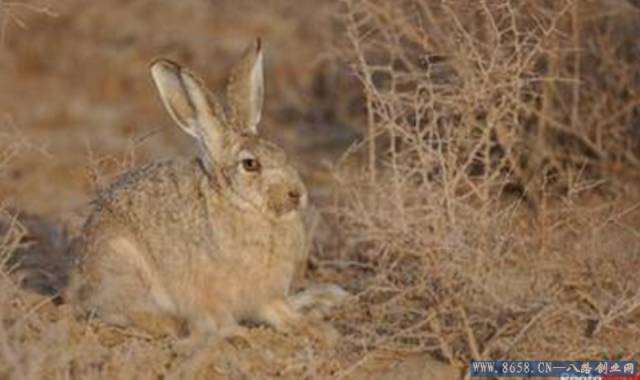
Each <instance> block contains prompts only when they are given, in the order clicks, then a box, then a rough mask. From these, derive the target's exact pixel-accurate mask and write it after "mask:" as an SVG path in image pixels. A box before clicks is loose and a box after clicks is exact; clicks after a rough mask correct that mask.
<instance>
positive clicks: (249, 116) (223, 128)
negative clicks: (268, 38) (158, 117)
mask: <svg viewBox="0 0 640 380" xmlns="http://www.w3.org/2000/svg"><path fill="white" fill-rule="evenodd" d="M151 75H152V76H153V79H154V81H155V83H156V86H157V88H158V91H159V92H160V96H161V98H162V101H163V103H164V105H165V107H166V108H167V110H168V111H169V113H170V114H171V116H172V117H173V119H174V120H175V122H176V123H177V124H178V126H180V128H182V130H183V131H185V132H186V133H187V134H189V135H190V136H192V137H193V138H195V139H196V141H197V143H198V146H199V148H200V149H199V154H200V158H201V160H202V162H203V163H204V167H205V170H207V172H208V174H209V176H211V177H214V178H215V179H216V182H217V183H219V184H221V185H222V186H223V187H224V188H225V194H227V195H228V196H229V198H230V200H231V201H232V202H233V203H234V204H235V205H236V206H238V207H241V208H244V209H252V210H257V211H259V212H262V213H264V214H267V215H268V216H271V217H277V218H280V217H285V216H287V215H292V214H293V213H295V212H296V211H297V210H298V209H300V208H302V207H304V206H305V204H306V200H307V192H306V189H305V187H304V184H303V183H302V181H301V179H300V176H299V175H298V173H297V172H296V170H295V169H294V168H293V166H292V165H291V164H290V163H289V161H288V159H287V156H286V154H285V153H284V151H283V150H282V149H281V148H279V147H278V146H276V145H275V144H273V143H271V142H269V141H266V140H264V139H262V138H261V137H260V135H259V134H258V123H259V122H260V116H261V112H262V99H263V74H262V48H261V44H260V40H257V41H256V42H255V43H254V44H252V46H250V47H249V48H248V49H247V51H246V52H245V54H244V56H243V57H242V58H241V60H240V61H239V62H238V63H237V64H236V65H235V66H233V67H232V69H231V73H230V75H229V80H228V84H227V87H226V91H225V92H224V93H222V94H218V95H219V96H217V95H216V94H214V93H211V92H209V91H208V90H207V89H206V87H205V86H204V84H203V82H202V81H201V80H200V79H198V78H197V77H196V76H195V75H194V74H193V73H191V72H189V71H188V70H186V69H184V68H182V67H181V66H179V65H178V64H176V63H174V62H171V61H168V60H165V59H160V60H157V61H155V62H154V63H153V64H152V65H151Z"/></svg>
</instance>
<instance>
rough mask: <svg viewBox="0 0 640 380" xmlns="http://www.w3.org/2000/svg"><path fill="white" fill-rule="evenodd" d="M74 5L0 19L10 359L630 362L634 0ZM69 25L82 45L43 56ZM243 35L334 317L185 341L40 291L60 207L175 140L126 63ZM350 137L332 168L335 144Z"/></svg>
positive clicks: (25, 371) (114, 365) (220, 370)
mask: <svg viewBox="0 0 640 380" xmlns="http://www.w3.org/2000/svg"><path fill="white" fill-rule="evenodd" d="M80 3H81V2H80V1H79V0H78V1H77V2H73V1H70V2H68V3H66V4H65V5H60V9H53V11H55V12H56V13H59V16H58V17H59V19H58V20H61V21H46V20H45V19H43V18H37V17H39V16H34V14H35V15H39V14H42V10H44V9H48V8H39V7H41V6H42V4H39V5H38V7H34V8H31V6H29V8H27V9H22V10H17V9H15V8H12V9H10V8H8V6H9V7H11V6H14V4H15V3H13V2H7V1H4V2H2V1H0V24H2V25H5V28H6V25H9V24H7V22H12V23H14V24H13V25H14V26H15V25H19V24H15V20H26V21H20V22H21V23H22V24H23V25H26V26H32V28H30V29H35V30H27V31H26V32H23V33H22V34H20V41H19V40H17V39H16V37H17V35H16V34H15V33H14V30H12V29H11V28H9V29H7V30H8V32H3V36H4V38H5V40H6V41H5V43H6V52H8V53H10V54H7V55H6V56H5V57H2V56H0V60H3V59H4V61H2V62H4V63H6V64H7V66H5V69H4V70H3V69H0V81H2V82H3V83H4V84H5V85H6V86H5V87H3V88H13V89H14V90H15V91H16V92H17V93H18V94H19V96H17V97H16V96H9V95H8V94H6V93H0V100H5V101H6V104H8V105H10V106H8V108H7V110H4V109H0V112H9V114H10V115H11V116H14V114H15V116H16V121H13V119H9V120H7V121H0V181H2V186H0V197H2V198H0V199H2V202H0V209H2V210H4V211H2V215H1V217H0V262H2V263H3V267H4V268H5V269H4V270H3V271H2V272H0V273H1V274H0V289H2V292H0V315H1V316H2V318H1V319H0V378H16V379H32V378H96V377H107V378H112V377H113V378H132V377H136V378H138V377H141V378H159V377H160V378H192V377H195V378H230V379H244V378H247V379H248V378H291V379H298V378H351V379H360V378H367V379H375V378H411V376H414V378H423V377H425V376H426V377H428V378H433V379H438V378H443V379H451V378H456V377H457V378H464V377H465V366H466V365H467V363H468V360H469V359H509V358H512V359H565V360H566V359H600V358H605V357H625V358H634V359H640V349H639V348H638V345H637V342H636V340H635V337H637V336H639V335H640V331H639V329H638V325H639V323H638V322H639V321H640V283H639V281H638V276H637V273H638V272H639V271H640V259H639V257H640V192H638V190H637V186H638V181H639V178H638V175H637V173H638V170H639V169H640V168H639V166H640V153H639V152H640V135H639V134H638V131H637V124H638V122H639V121H640V120H639V119H638V118H639V117H640V104H639V102H640V92H639V91H640V72H639V69H638V65H637V61H638V58H640V51H638V47H637V46H636V45H637V43H636V41H635V40H636V38H635V36H637V35H638V32H640V27H638V25H640V23H638V20H639V19H640V13H639V12H638V10H637V9H636V8H634V6H633V3H628V2H626V1H625V0H593V1H591V0H590V1H586V0H585V1H576V0H558V1H538V2H532V1H524V0H522V1H516V0H480V1H476V2H468V1H463V0H454V1H447V2H436V1H428V0H398V1H393V2H390V1H384V0H340V1H338V2H336V3H333V2H328V3H327V5H324V6H321V7H320V6H318V5H317V3H316V2H313V1H308V2H307V1H304V2H301V3H300V4H299V5H298V6H296V7H292V6H291V4H289V3H288V2H286V1H278V0H273V1H269V2H268V4H267V5H265V9H264V12H257V11H255V3H253V2H251V1H236V2H233V4H232V3H227V2H222V3H220V4H217V3H216V5H215V6H212V5H211V4H213V3H212V2H206V1H196V0H192V1H187V2H184V3H183V4H182V5H180V6H178V5H168V4H165V5H163V6H166V8H163V7H162V6H160V5H158V4H156V3H152V2H149V1H148V0H139V1H136V2H134V3H135V4H133V5H132V6H128V5H125V3H126V2H121V4H120V2H119V3H118V4H120V6H118V7H114V6H112V5H103V4H101V3H95V4H93V5H90V6H89V5H85V6H81V5H80ZM154 4H155V5H154ZM19 7H22V6H19ZM8 10H10V11H11V12H13V13H11V12H9V13H7V11H8ZM34 10H36V12H34ZM214 10H215V12H214ZM16 12H18V13H16ZM47 12H49V11H47ZM74 12H78V14H81V15H82V17H74V15H75V14H76V13H74ZM140 14H144V15H146V19H147V21H148V25H147V24H144V25H143V24H141V23H139V21H138V19H139V15H140ZM195 15H198V16H197V17H196V16H195ZM15 17H18V18H15ZM34 17H36V18H34ZM42 17H47V18H50V16H42ZM176 17H177V18H184V17H189V19H191V20H193V22H192V23H189V25H183V24H179V23H175V24H172V23H168V22H167V20H173V19H174V18H176ZM85 19H86V20H90V21H88V22H82V20H85ZM34 20H35V21H36V23H35V24H32V23H30V22H33V21H34ZM239 20H244V21H243V22H242V23H240V22H239ZM38 23H42V26H41V25H40V24H38ZM69 25H71V26H69ZM161 25H162V26H166V27H167V28H168V30H167V32H166V35H165V36H160V35H159V34H158V32H157V30H158V29H157V28H158V27H160V26H161ZM5 28H3V30H4V29H5ZM67 28H69V29H67ZM68 30H72V31H74V33H76V35H78V40H75V42H73V41H72V40H69V39H65V38H59V40H60V41H59V42H60V43H59V44H58V45H56V46H57V50H53V49H51V48H50V47H49V46H50V45H51V41H52V39H51V37H50V36H58V35H64V33H66V32H68ZM212 33H214V34H216V36H218V37H219V38H218V37H216V39H217V40H219V41H218V42H217V45H216V44H211V43H209V42H210V39H211V37H210V35H211V34H212ZM255 33H261V34H266V36H265V37H266V40H267V41H268V42H269V43H270V44H271V45H270V46H271V50H270V53H269V56H271V57H272V58H269V59H270V61H269V60H268V61H267V71H268V75H267V80H268V82H269V85H270V86H272V87H270V88H272V90H269V91H272V92H271V93H270V94H269V93H268V98H267V107H268V110H267V112H266V116H267V120H266V123H265V127H266V131H267V133H268V134H270V135H272V136H281V138H280V139H279V140H280V141H281V142H284V144H283V145H285V146H287V148H288V150H293V151H294V152H295V153H296V154H295V155H296V156H297V157H299V158H300V161H301V166H302V167H303V172H306V174H307V177H308V179H309V182H310V183H311V187H312V189H313V191H314V195H315V196H317V197H319V199H320V201H321V202H320V204H319V209H320V210H321V212H322V213H323V215H324V217H325V223H321V224H320V225H319V226H318V238H317V239H316V243H315V245H314V252H313V255H312V256H313V257H312V262H311V265H310V271H309V275H308V277H309V278H308V279H307V281H309V282H316V281H334V282H338V283H340V284H341V285H342V286H344V287H345V288H347V289H348V290H349V291H350V292H352V293H353V294H354V296H353V299H352V300H351V301H350V302H348V303H346V304H345V305H342V306H341V307H340V308H338V309H337V310H336V312H335V314H334V315H332V316H331V317H330V318H329V319H328V320H327V321H325V322H326V323H330V324H332V325H333V326H334V327H335V328H336V329H337V330H338V331H339V332H340V336H339V337H337V338H336V340H334V341H331V342H329V341H319V340H317V339H315V338H314V337H312V336H306V335H305V334H302V333H301V334H294V335H291V336H282V335H279V334H275V333H274V332H272V331H269V330H265V329H252V330H251V331H250V333H249V335H248V336H249V339H248V341H233V340H232V341H225V342H221V343H220V344H218V345H214V346H211V347H207V348H206V349H203V350H202V351H200V352H197V353H194V354H191V355H185V354H184V353H181V352H180V351H179V350H178V349H177V343H178V342H175V341H172V340H170V339H164V340H152V339H149V338H147V337H146V336H145V335H144V334H143V333H141V332H138V331H133V330H118V329H114V328H111V327H108V326H104V325H101V324H100V322H99V321H89V322H86V321H79V320H76V319H75V318H74V317H73V315H72V313H71V310H70V308H69V306H68V305H56V303H55V302H52V301H53V300H55V296H56V294H57V292H58V291H59V289H60V288H61V287H62V286H64V280H65V273H66V271H68V265H69V263H68V257H67V256H66V248H65V247H66V244H67V243H68V241H69V235H68V233H67V232H66V228H63V227H62V226H64V225H69V224H73V223H70V222H69V219H68V214H67V213H66V211H68V210H69V209H73V210H74V211H78V212H79V213H80V214H82V212H83V211H84V210H85V209H86V205H85V204H84V201H82V200H83V199H84V198H81V196H86V193H89V192H90V191H92V188H96V189H99V188H100V187H102V186H103V185H105V184H106V183H108V182H109V180H110V178H111V177H112V176H113V175H114V174H117V173H119V172H121V171H122V170H126V169H128V168H130V167H132V166H136V165H137V164H138V163H140V162H144V161H147V160H149V159H153V158H156V157H159V156H166V155H167V154H168V153H169V152H181V151H184V152H188V151H190V149H191V147H190V146H189V145H188V144H187V143H183V142H182V141H180V140H179V138H176V136H177V135H173V134H172V133H173V132H169V127H167V128H158V127H157V125H158V124H159V125H161V126H162V125H164V124H165V123H167V119H166V118H164V119H161V118H160V116H163V114H162V111H161V108H160V106H159V105H158V104H157V99H155V98H154V97H153V95H152V94H151V91H152V88H151V87H150V86H148V83H146V82H144V83H141V84H139V83H138V82H137V81H135V80H133V79H132V78H139V77H141V76H143V75H145V73H144V72H143V71H144V70H146V66H145V65H146V62H147V61H148V60H149V59H150V58H152V57H153V56H157V55H159V54H168V55H170V56H173V57H176V58H178V59H179V60H181V61H184V62H187V63H188V64H190V65H192V66H194V67H195V68H196V70H198V71H200V72H203V73H204V75H205V77H209V78H214V79H215V78H218V77H221V76H222V75H223V74H224V70H223V68H224V65H222V64H221V65H220V67H219V68H215V69H211V70H210V72H207V70H206V69H205V68H208V67H209V66H210V63H211V62H212V61H213V59H212V58H211V57H215V60H216V62H217V61H221V62H223V61H229V60H230V59H231V58H232V57H233V56H234V54H235V53H236V52H237V51H239V50H241V48H240V47H239V48H238V49H236V47H237V46H236V45H238V46H241V45H243V44H244V41H245V40H248V39H249V37H248V36H250V35H252V34H255ZM245 36H247V38H246V39H245V38H244V37H245ZM331 38H333V41H334V43H333V48H334V50H331V49H330V41H331ZM56 39H58V38H57V37H56ZM240 40H242V43H240V42H239V41H240ZM270 41H272V42H270ZM191 45H193V46H191ZM294 50H295V51H296V52H297V54H298V55H293V54H288V52H290V51H294ZM80 52H81V53H82V54H80ZM66 55H68V56H69V57H72V58H70V59H68V60H67V59H62V58H64V57H65V56H66ZM45 57H50V58H52V60H53V61H54V62H56V64H55V65H48V64H45V63H43V61H46V60H45V59H44V58H45ZM227 58H229V59H227ZM73 60H77V62H76V64H77V63H80V64H82V65H85V67H91V69H87V70H84V71H82V72H79V71H78V69H77V67H76V66H74V65H73V64H72V63H71V62H73ZM46 62H49V61H46ZM12 70H13V71H12ZM13 74H15V75H13ZM352 74H355V77H356V79H357V80H358V82H359V84H360V86H354V85H353V84H354V82H353V75H352ZM77 76H80V77H81V79H83V80H81V81H78V80H77V79H78V77H77ZM32 77H33V78H36V79H30V78H32ZM39 85H40V87H39ZM11 86H13V87H11ZM61 89H64V90H65V91H67V92H68V96H66V97H60V96H59V92H60V90H61ZM20 97H25V98H29V99H30V100H31V104H27V102H25V101H20ZM96 99H97V100H96ZM45 100H46V104H47V107H49V108H38V110H37V112H34V106H33V103H34V102H35V103H45ZM36 108H37V107H36ZM156 114H157V115H156ZM151 115H156V116H151ZM158 115H159V116H158ZM138 124H141V125H143V126H142V127H137V125H138ZM16 125H18V126H20V127H17V126H16ZM23 125H24V126H25V127H24V128H23V127H22V126H23ZM132 125H134V126H132ZM147 125H151V126H152V127H148V126H147ZM87 128H89V129H91V134H90V136H89V138H86V137H84V134H83V133H81V131H83V130H86V129H87ZM356 135H359V136H361V137H362V138H361V139H358V140H357V141H356V143H354V144H353V146H352V147H351V148H350V149H348V150H347V151H346V153H344V154H343V155H342V158H341V159H340V160H337V161H338V163H337V165H336V166H335V168H334V169H333V170H331V172H330V173H329V170H328V169H327V166H326V165H324V164H323V162H325V161H329V162H331V161H332V160H335V158H334V157H331V156H328V154H327V152H329V151H331V152H335V151H341V150H343V147H344V143H345V141H351V140H352V138H353V136H356ZM61 136H64V137H61ZM328 137H330V138H328ZM331 140H336V141H338V142H334V143H333V144H332V143H331ZM43 141H46V144H44V143H43ZM70 147H73V148H70ZM79 147H80V148H79ZM82 147H85V148H84V149H83V148H82ZM114 157H116V158H114ZM70 168H74V169H73V170H74V172H73V175H70V174H69V171H70V170H71V169H70ZM87 168H88V169H87ZM25 172H27V173H29V175H27V176H26V179H22V178H23V177H24V176H25V174H24V173H25ZM87 172H88V174H87ZM21 173H22V174H21ZM59 173H65V174H64V175H58V174H59ZM329 174H331V176H333V177H334V179H333V182H330V181H329V180H328V178H330V175H329ZM34 178H44V181H45V182H44V183H46V184H47V185H48V186H50V187H51V189H49V190H48V191H44V190H43V189H41V188H37V186H35V185H34V183H42V182H37V181H35V180H34ZM52 178H56V179H55V180H52ZM68 189H75V190H74V192H70V191H68ZM328 193H332V194H333V195H334V196H333V199H332V200H329V199H327V198H328V197H327V196H326V195H327V194H328ZM15 206H18V207H20V208H23V209H29V210H34V211H38V212H39V213H43V214H53V215H56V216H57V215H62V216H64V218H63V219H64V220H62V221H58V220H56V219H49V218H44V217H41V216H37V215H31V214H27V213H25V212H16V211H15V208H12V207H15ZM76 208H77V209H79V210H76ZM61 210H62V211H61ZM26 289H30V290H26ZM34 291H35V292H34ZM38 293H39V294H40V295H38ZM415 363H420V364H419V365H415ZM442 363H444V364H442ZM142 368H144V370H141V369H142ZM429 371H433V372H429ZM439 371H441V372H439ZM385 376H387V377H385Z"/></svg>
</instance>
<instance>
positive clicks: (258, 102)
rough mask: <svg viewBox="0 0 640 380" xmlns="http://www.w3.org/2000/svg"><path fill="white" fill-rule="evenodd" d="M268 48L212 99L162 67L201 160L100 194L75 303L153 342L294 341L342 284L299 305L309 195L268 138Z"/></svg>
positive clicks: (166, 94)
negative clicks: (306, 316) (293, 288)
mask: <svg viewBox="0 0 640 380" xmlns="http://www.w3.org/2000/svg"><path fill="white" fill-rule="evenodd" d="M262 61H263V58H262V48H261V43H260V40H259V39H258V40H256V42H255V43H253V44H252V45H251V46H250V47H249V48H248V49H247V50H246V52H245V53H244V55H243V57H242V58H241V59H240V61H239V62H238V63H237V64H236V65H234V66H233V67H232V69H231V72H230V75H229V80H228V84H227V86H226V91H225V92H224V93H220V94H214V93H211V92H209V91H208V90H207V89H206V88H205V86H204V84H203V82H202V81H201V80H199V79H198V78H197V77H196V76H195V75H194V74H193V73H191V72H189V71H188V70H186V69H184V68H183V67H181V66H180V65H178V64H176V63H174V62H171V61H169V60H166V59H160V60H157V61H155V62H153V63H152V65H151V67H150V71H151V75H152V77H153V80H154V82H155V85H156V87H157V89H158V92H159V94H160V97H161V99H162V102H163V103H164V106H165V108H166V109H167V110H168V112H169V114H170V115H171V117H172V118H173V120H174V121H175V122H176V124H178V126H179V127H180V128H181V129H182V130H183V131H184V132H186V133H187V134H188V135H190V136H191V137H193V138H194V139H195V140H196V142H197V147H198V154H197V157H196V158H194V159H191V160H186V159H184V160H172V161H163V162H156V163H152V164H149V165H147V166H145V167H142V168H140V169H137V170H133V171H131V172H129V173H126V174H125V175H123V176H122V177H121V178H119V179H118V180H116V182H115V183H113V184H112V185H111V186H109V187H108V188H106V189H105V190H104V191H102V192H101V194H99V195H98V198H97V200H96V201H95V202H94V205H93V209H92V211H91V213H90V215H89V217H88V219H87V221H86V223H85V225H84V227H83V232H82V236H81V237H80V238H79V241H78V242H77V244H75V246H74V251H75V252H77V253H76V254H77V266H76V268H75V269H74V271H73V273H72V275H71V279H70V283H69V286H68V289H67V290H66V292H65V299H66V300H68V301H69V302H70V303H72V304H75V305H77V308H78V309H79V310H80V311H81V312H82V313H85V314H87V313H90V314H91V315H94V316H95V317H97V318H100V319H102V320H104V321H105V322H107V323H111V324H115V325H119V326H137V327H139V328H142V329H145V330H147V331H149V332H152V333H163V334H164V333H168V334H176V335H178V334H181V332H184V328H185V327H186V328H187V329H188V330H189V331H191V332H192V333H193V331H194V330H196V331H204V332H206V333H209V334H215V335H218V336H227V335H229V334H234V332H235V331H236V329H237V328H238V323H239V322H241V321H254V322H257V323H263V324H267V325H269V326H272V327H273V328H275V329H276V330H280V331H288V330H289V329H290V328H291V327H292V326H294V325H295V324H296V323H298V321H299V320H300V313H301V311H300V310H301V309H302V308H304V307H306V306H308V305H309V304H311V303H313V302H315V300H316V299H322V298H323V297H324V299H325V300H324V301H322V302H325V301H326V299H329V300H332V299H335V300H339V299H341V298H342V297H343V296H344V295H345V293H344V291H342V290H341V289H340V288H339V287H337V286H335V285H327V286H320V287H315V288H314V287H312V288H310V289H309V290H308V291H306V292H302V293H300V294H297V295H295V296H290V295H289V288H290V284H291V281H292V278H293V276H294V273H295V272H296V271H299V270H301V268H302V267H303V266H304V264H305V261H306V259H307V247H308V244H307V236H306V228H305V224H304V221H303V212H304V209H305V207H306V205H307V202H308V195H307V189H306V188H305V185H304V183H303V182H302V180H301V178H300V176H299V174H298V173H297V171H296V170H295V169H294V167H293V166H292V164H291V162H290V161H289V160H288V158H287V155H286V154H285V152H284V151H283V150H282V149H281V148H279V147H278V146H276V145H275V144H273V143H271V142H269V141H266V140H264V139H263V138H261V137H260V135H259V133H258V124H259V122H260V116H261V111H262V103H263V70H262Z"/></svg>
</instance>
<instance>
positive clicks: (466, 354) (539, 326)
mask: <svg viewBox="0 0 640 380" xmlns="http://www.w3.org/2000/svg"><path fill="white" fill-rule="evenodd" d="M342 4H343V10H344V18H345V20H346V21H345V33H346V36H347V38H348V39H347V43H345V44H344V45H343V46H342V53H343V56H347V57H349V58H348V62H350V63H351V64H352V65H353V67H354V70H355V71H356V73H357V75H358V77H359V79H360V81H361V83H362V89H363V91H364V94H365V97H366V101H367V105H366V110H367V114H368V126H367V128H366V138H365V139H364V140H363V141H362V144H361V145H360V146H357V147H356V148H355V149H354V150H355V151H356V152H361V153H363V155H364V156H365V157H366V158H365V161H366V170H364V171H363V170H356V173H354V170H353V168H352V167H350V166H348V165H347V166H346V168H345V169H344V170H343V171H342V172H340V171H339V172H338V173H337V175H338V181H339V184H340V186H338V188H339V189H340V190H339V191H338V192H337V196H336V203H335V207H334V208H333V209H332V210H331V215H332V216H333V217H334V218H335V221H336V223H337V224H339V225H340V226H341V231H342V232H343V236H342V239H343V240H342V243H343V247H342V252H343V256H342V257H341V259H343V260H346V262H352V263H354V265H353V269H352V271H354V272H359V273H360V274H361V276H362V277H367V280H366V281H363V280H361V281H360V282H359V284H358V285H359V286H358V289H359V290H361V292H360V293H359V296H358V299H359V301H360V302H357V303H353V304H351V305H350V307H348V308H345V310H343V312H344V313H343V314H341V315H340V317H338V318H337V319H336V322H337V323H339V324H340V325H341V326H343V328H344V331H345V333H346V334H348V335H349V337H350V338H351V340H352V341H353V344H354V349H359V350H361V352H362V353H365V354H366V353H367V352H369V351H373V350H380V349H385V350H392V351H400V352H425V351H427V352H431V353H433V354H434V355H436V356H437V357H440V358H442V359H444V360H445V361H447V362H449V363H452V364H457V365H460V366H464V365H465V363H467V362H468V360H470V359H475V360H482V359H506V358H512V359H524V358H533V357H535V358H548V359H554V358H555V359H557V358H560V357H562V358H575V359H586V358H594V357H597V358H603V357H612V356H616V355H625V356H628V357H634V358H638V357H640V351H639V350H638V348H637V343H635V342H634V341H633V339H634V338H630V337H632V336H637V335H636V334H637V333H638V329H637V322H638V320H639V318H640V306H639V304H638V300H640V286H639V285H640V284H639V283H638V279H637V275H636V274H637V272H638V269H639V267H638V259H637V257H638V253H639V252H640V233H639V232H640V226H639V225H638V221H639V216H640V213H639V212H638V211H639V210H638V207H640V203H638V198H637V195H638V193H637V191H634V190H633V187H627V188H626V189H623V188H624V186H623V185H621V182H622V181H624V180H629V175H624V174H625V173H622V171H623V170H621V168H624V170H625V171H633V170H637V159H638V149H637V147H638V143H640V139H638V136H637V132H636V128H637V125H636V124H637V117H638V112H639V110H640V108H639V104H638V101H639V100H640V94H639V93H638V91H639V89H640V86H639V85H640V82H639V79H640V77H639V76H638V71H637V65H636V62H637V58H638V52H637V51H634V50H633V49H634V47H633V43H632V42H631V40H629V39H628V38H627V36H630V35H631V34H626V33H629V29H628V28H631V29H634V30H637V20H638V18H639V17H640V14H639V13H638V12H637V10H634V9H633V8H632V7H631V6H630V5H628V4H626V3H624V2H616V3H615V4H614V2H605V1H602V2H589V3H587V2H579V1H570V0H567V1H555V2H547V3H544V2H527V1H500V0H497V1H478V2H474V3H473V5H470V4H469V2H465V1H449V2H443V3H436V2H427V1H419V0H407V1H400V2H394V3H393V4H391V3H389V2H384V1H376V0H344V1H342ZM605 11H606V13H605ZM631 20H635V21H631ZM633 22H635V24H631V23H633ZM634 25H635V26H634ZM623 30H624V31H623ZM623 94H624V95H623ZM347 161H348V160H347ZM631 177H636V180H637V176H634V175H631ZM354 178H355V179H354ZM622 178H624V179H622ZM627 183H628V182H627ZM625 337H626V338H625Z"/></svg>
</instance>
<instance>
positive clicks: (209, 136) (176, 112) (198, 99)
mask: <svg viewBox="0 0 640 380" xmlns="http://www.w3.org/2000/svg"><path fill="white" fill-rule="evenodd" d="M150 69H151V76H152V77H153V80H154V82H155V84H156V87H157V88H158V92H159V93H160V97H161V98H162V102H163V103H164V106H165V108H166V109H167V111H169V114H170V115H171V117H172V118H173V120H174V121H175V122H176V123H177V124H178V126H179V127H180V128H182V130H183V131H185V132H186V133H188V134H189V135H191V136H193V137H194V138H195V139H196V140H197V141H198V143H199V145H200V148H201V149H202V151H203V152H202V153H203V156H204V157H203V158H204V159H205V161H207V163H209V164H211V161H213V162H216V161H218V162H219V161H220V157H221V155H222V154H223V152H222V147H223V146H224V141H223V140H224V137H225V133H224V127H223V122H222V121H221V118H223V117H224V115H222V114H221V112H215V111H216V109H215V108H214V107H215V104H212V102H211V99H210V98H209V95H208V91H207V89H206V88H205V87H204V85H203V83H202V81H201V80H200V79H198V78H197V77H196V76H195V75H194V74H192V73H190V72H189V71H188V70H185V69H184V68H182V67H181V66H180V65H178V64H177V63H174V62H172V61H169V60H166V59H159V60H156V61H155V62H153V63H152V64H151V68H150ZM216 113H219V114H216Z"/></svg>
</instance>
